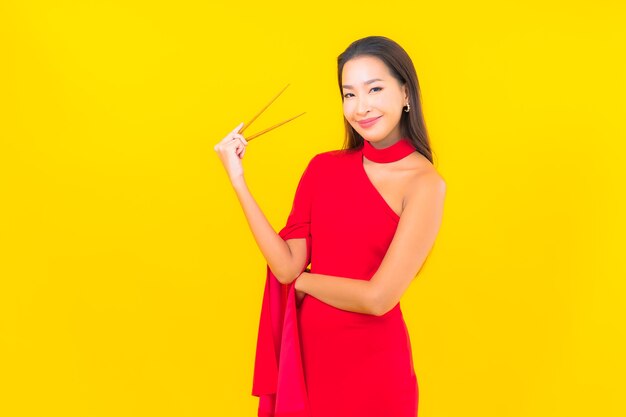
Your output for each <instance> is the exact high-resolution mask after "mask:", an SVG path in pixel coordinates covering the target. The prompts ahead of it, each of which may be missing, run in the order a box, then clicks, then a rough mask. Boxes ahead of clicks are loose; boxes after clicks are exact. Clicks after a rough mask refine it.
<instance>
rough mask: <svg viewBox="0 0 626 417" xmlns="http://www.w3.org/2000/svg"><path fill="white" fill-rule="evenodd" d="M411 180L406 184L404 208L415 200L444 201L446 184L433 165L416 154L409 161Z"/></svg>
mask: <svg viewBox="0 0 626 417" xmlns="http://www.w3.org/2000/svg"><path fill="white" fill-rule="evenodd" d="M407 169H408V171H409V172H410V175H409V179H408V181H407V183H406V189H405V194H404V202H403V207H405V206H406V205H407V204H408V203H409V202H410V201H411V200H414V199H425V200H431V199H443V198H444V197H445V194H446V182H445V180H444V179H443V177H442V176H441V174H439V172H437V170H436V169H435V167H434V166H433V164H432V163H431V162H430V161H429V160H428V159H427V158H426V157H425V156H423V155H421V154H419V153H417V152H416V153H415V154H413V155H412V156H411V158H410V160H409V161H408V167H407Z"/></svg>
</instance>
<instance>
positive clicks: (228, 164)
mask: <svg viewBox="0 0 626 417" xmlns="http://www.w3.org/2000/svg"><path fill="white" fill-rule="evenodd" d="M241 126H243V122H241V123H239V124H238V125H237V127H235V128H234V129H233V130H232V131H230V132H229V133H228V135H226V137H224V139H222V140H221V141H219V142H218V143H217V144H216V145H215V146H214V147H213V149H214V150H215V152H217V155H218V156H219V158H220V161H222V164H223V165H224V169H226V173H227V174H228V178H229V179H230V182H231V183H233V184H234V183H235V182H236V181H238V180H241V179H242V178H243V166H242V164H241V159H242V158H243V155H244V154H245V152H246V146H247V145H248V141H246V139H245V138H244V137H243V135H240V134H239V133H237V132H238V131H239V130H240V129H241Z"/></svg>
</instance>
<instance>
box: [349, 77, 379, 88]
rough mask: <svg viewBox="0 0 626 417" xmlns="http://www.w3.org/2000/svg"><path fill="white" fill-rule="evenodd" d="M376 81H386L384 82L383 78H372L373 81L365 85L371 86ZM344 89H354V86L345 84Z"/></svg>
mask: <svg viewBox="0 0 626 417" xmlns="http://www.w3.org/2000/svg"><path fill="white" fill-rule="evenodd" d="M374 81H384V80H383V79H381V78H372V79H371V80H368V81H365V82H364V83H363V84H371V83H373V82H374ZM342 87H343V88H345V89H352V86H351V85H348V84H344V85H343V86H342Z"/></svg>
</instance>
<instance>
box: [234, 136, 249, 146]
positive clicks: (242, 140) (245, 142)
mask: <svg viewBox="0 0 626 417" xmlns="http://www.w3.org/2000/svg"><path fill="white" fill-rule="evenodd" d="M233 137H234V138H236V139H240V140H241V142H242V143H243V144H244V145H247V144H248V141H247V140H246V138H244V137H243V135H240V134H239V133H236V134H234V135H233Z"/></svg>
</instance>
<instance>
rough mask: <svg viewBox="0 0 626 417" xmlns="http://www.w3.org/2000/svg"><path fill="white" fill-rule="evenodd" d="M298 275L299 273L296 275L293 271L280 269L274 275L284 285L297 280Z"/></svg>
mask: <svg viewBox="0 0 626 417" xmlns="http://www.w3.org/2000/svg"><path fill="white" fill-rule="evenodd" d="M298 275H299V274H297V275H294V274H293V271H279V272H278V273H274V276H275V277H276V279H277V280H278V282H280V283H281V284H284V285H289V284H291V283H292V282H293V281H295V279H296V278H297V277H298Z"/></svg>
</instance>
